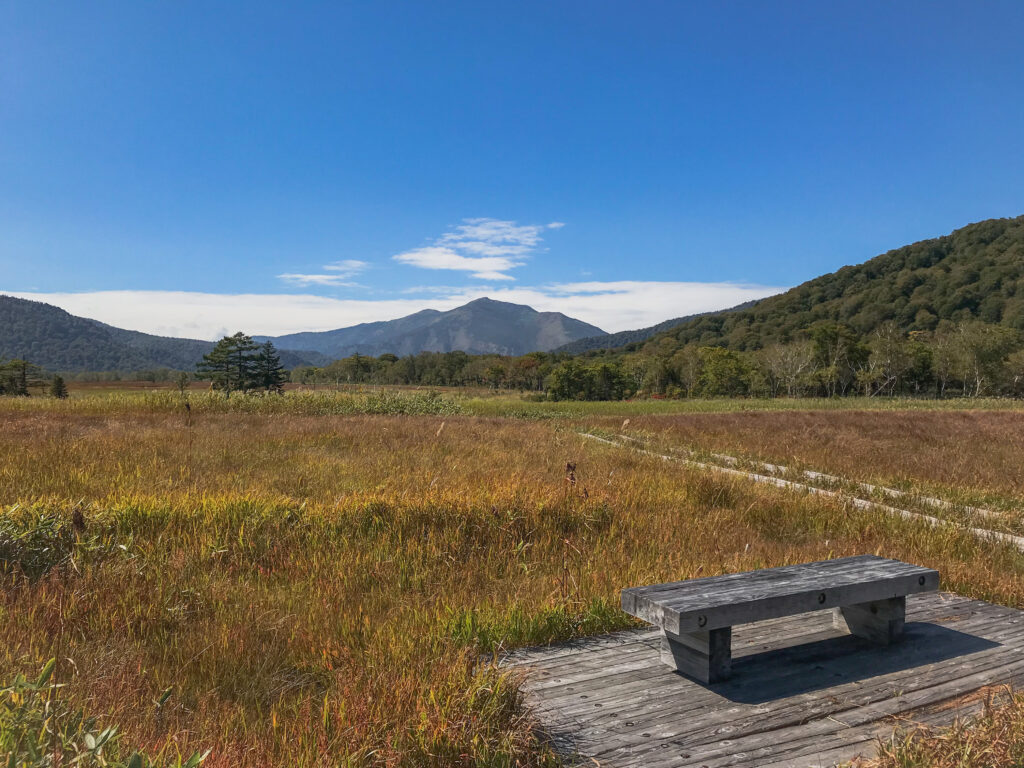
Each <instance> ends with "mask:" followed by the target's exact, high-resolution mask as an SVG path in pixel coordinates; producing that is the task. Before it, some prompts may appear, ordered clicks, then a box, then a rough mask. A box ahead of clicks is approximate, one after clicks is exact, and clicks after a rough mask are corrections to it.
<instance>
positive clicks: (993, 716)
mask: <svg viewBox="0 0 1024 768" xmlns="http://www.w3.org/2000/svg"><path fill="white" fill-rule="evenodd" d="M985 694H986V695H985V698H984V700H983V705H982V710H981V712H980V714H978V715H977V716H974V717H958V718H957V719H956V722H955V723H954V724H953V726H951V727H949V728H924V729H921V728H918V729H911V730H903V731H898V732H896V733H895V734H894V735H893V737H892V738H891V739H887V740H884V741H882V742H881V743H880V744H879V749H878V757H877V758H876V759H874V760H868V761H862V762H860V763H858V764H857V765H858V768H968V767H970V766H984V767H985V768H997V767H1000V766H1007V768H1011V767H1013V766H1019V765H1024V694H1021V693H1019V692H1014V691H1009V690H1005V689H1003V690H996V691H993V690H989V691H986V692H985Z"/></svg>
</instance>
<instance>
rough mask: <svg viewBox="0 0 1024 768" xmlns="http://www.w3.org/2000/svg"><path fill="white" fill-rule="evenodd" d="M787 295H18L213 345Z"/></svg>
mask: <svg viewBox="0 0 1024 768" xmlns="http://www.w3.org/2000/svg"><path fill="white" fill-rule="evenodd" d="M783 290H785V289H784V288H781V287H775V286H765V285H744V284H737V283H685V282H643V281H628V280H623V281H616V282H597V281H592V282H579V283H557V284H551V285H542V286H535V287H526V286H522V287H503V288H497V289H496V288H494V287H493V286H490V287H489V286H473V287H469V288H466V287H447V288H445V287H440V286H432V287H426V288H424V289H423V292H422V293H421V294H420V295H418V296H417V295H414V294H411V293H408V292H403V293H402V294H400V295H399V296H400V298H385V299H379V300H369V299H359V300H344V299H333V298H328V297H325V296H311V295H306V294H287V293H282V294H219V293H193V292H184V291H97V292H92V293H15V292H6V291H3V290H2V289H0V293H10V295H13V296H20V297H21V298H25V299H34V300H35V301H44V302H46V303H48V304H55V305H56V306H58V307H61V308H62V309H65V310H67V311H68V312H70V313H71V314H73V315H79V316H80V317H89V318H93V319H95V320H101V321H102V322H104V323H109V324H111V325H116V326H118V327H120V328H130V329H133V330H138V331H145V332H147V333H156V334H160V335H163V336H184V337H189V338H199V339H216V338H219V337H220V336H223V335H224V334H225V333H234V332H235V331H239V330H241V331H245V332H246V333H253V334H267V335H271V336H277V335H281V334H285V333H295V332H297V331H326V330H331V329H334V328H343V327H345V326H349V325H355V324H357V323H366V322H372V321H375V320H393V319H395V318H398V317H403V316H404V315H409V314H412V313H413V312H419V311H420V310H422V309H428V308H430V309H440V310H446V309H453V308H455V307H457V306H459V305H461V304H465V303H466V302H467V301H472V300H473V299H478V298H480V297H482V296H490V297H491V298H492V299H498V300H501V301H509V302H513V303H516V304H528V305H530V306H532V307H533V308H534V309H537V310H540V311H542V312H563V313H565V314H566V315H569V316H570V317H575V318H578V319H580V320H584V321H586V322H588V323H591V324H592V325H596V326H598V327H599V328H603V329H604V330H606V331H611V332H614V331H622V330H627V329H633V328H643V327H646V326H649V325H654V324H655V323H659V322H661V321H662V320H668V319H670V318H675V317H682V316H683V315H690V314H695V313H697V312H710V311H713V310H716V309H725V308H727V307H732V306H735V305H737V304H741V303H743V302H745V301H750V300H751V299H760V298H764V297H765V296H770V295H772V294H774V293H779V292H780V291H783Z"/></svg>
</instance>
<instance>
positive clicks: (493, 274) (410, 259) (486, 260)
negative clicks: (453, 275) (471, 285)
mask: <svg viewBox="0 0 1024 768" xmlns="http://www.w3.org/2000/svg"><path fill="white" fill-rule="evenodd" d="M394 258H395V261H400V262H402V263H403V264H412V265H413V266H414V267H422V268H423V269H454V270H462V271H466V272H471V273H472V275H473V277H476V278H479V279H481V280H511V279H512V277H511V276H509V275H506V274H504V272H505V270H509V269H512V268H513V267H518V266H520V265H521V263H522V262H518V261H514V260H513V259H509V258H506V257H504V256H484V257H482V258H471V257H469V256H463V255H462V254H460V253H457V252H456V251H454V250H453V249H451V248H448V247H447V246H442V245H428V246H426V247H425V248H416V249H414V250H411V251H406V252H405V253H400V254H398V255H397V256H395V257H394Z"/></svg>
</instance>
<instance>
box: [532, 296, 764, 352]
mask: <svg viewBox="0 0 1024 768" xmlns="http://www.w3.org/2000/svg"><path fill="white" fill-rule="evenodd" d="M755 303H756V301H745V302H743V303H742V304H737V305H736V306H735V307H732V308H731V309H723V310H719V312H736V311H738V310H740V309H746V308H747V307H752V306H754V304H755ZM710 314H718V312H700V313H697V314H694V315H686V316H685V317H676V318H673V319H672V320H663V321H662V322H660V323H658V324H657V325H652V326H650V327H649V328H638V329H637V330H635V331H619V332H618V333H605V334H603V335H600V336H587V337H586V338H585V339H577V340H576V341H570V342H569V343H568V344H563V345H562V346H560V347H559V348H558V349H555V350H552V351H553V352H564V353H566V354H568V355H579V354H582V353H584V352H594V351H596V350H599V349H616V348H617V347H624V346H626V345H627V344H639V343H640V342H644V341H647V339H649V338H651V337H652V336H655V335H657V334H659V333H661V332H662V331H667V330H669V329H670V328H675V327H676V326H679V325H682V324H683V323H685V322H688V321H690V320H695V319H696V318H698V317H704V316H705V315H710Z"/></svg>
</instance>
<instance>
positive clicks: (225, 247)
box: [0, 0, 1024, 338]
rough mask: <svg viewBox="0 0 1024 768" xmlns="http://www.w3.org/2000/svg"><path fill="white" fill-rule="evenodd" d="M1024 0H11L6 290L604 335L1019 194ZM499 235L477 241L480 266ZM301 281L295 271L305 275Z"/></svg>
mask: <svg viewBox="0 0 1024 768" xmlns="http://www.w3.org/2000/svg"><path fill="white" fill-rule="evenodd" d="M1022 28H1024V4H1022V3H1020V2H1003V3H1000V2H988V3H985V4H978V3H972V2H962V3H945V2H920V3H913V2H906V3H891V2H884V3H871V2H865V3H844V4H835V3H820V2H807V3H797V2H780V3H769V2H757V3H740V2H727V3H704V4H700V5H698V4H696V3H683V2H665V3H659V2H638V3H624V2H621V3H601V2H573V3H562V2H536V3H534V2H516V3H503V4H499V3H481V2H472V3H469V2H467V3H446V2H429V3H427V2H422V3H399V2H381V3H324V4H314V3H287V4H285V3H254V2H247V3H237V4H232V3H227V2H223V3H198V2H195V3H190V2H180V1H175V2H165V3H160V2H152V3H149V2H147V3H132V2H121V3H104V2H97V3H66V4H65V3H60V2H53V3H37V2H10V0H7V1H6V2H4V3H2V4H0V291H3V292H9V293H17V294H19V295H33V296H37V297H38V298H41V299H43V300H47V301H52V302H54V303H57V304H59V305H61V306H64V307H65V308H67V309H69V310H70V311H73V312H76V313H77V314H83V315H87V316H91V317H97V318H99V319H102V320H105V321H107V322H113V323H116V324H119V325H122V326H125V327H130V328H138V329H141V330H148V331H154V332H161V333H176V334H184V335H192V336H202V337H207V338H210V337H213V336H215V335H217V334H219V333H221V332H223V331H228V330H232V331H233V330H235V329H238V328H241V329H244V330H247V331H250V332H253V333H277V332H287V331H293V330H303V329H325V328H333V327H339V326H343V325H349V324H351V323H354V322H360V321H366V320H378V319H386V318H389V317H397V316H400V315H402V314H407V313H409V312H412V311H416V310H418V309H421V308H423V307H425V306H434V307H437V308H441V309H444V308H448V307H451V306H455V305H457V304H459V303H462V302H463V301H465V300H467V299H468V298H473V297H475V296H479V295H491V296H494V297H495V298H507V299H509V300H516V301H523V302H524V303H531V304H533V305H534V306H536V307H537V308H539V309H546V310H550V309H554V310H561V311H565V312H567V313H568V314H573V315H575V316H578V317H580V318H581V319H584V320H587V321H588V322H592V323H595V324H596V325H599V326H601V327H603V328H605V329H607V330H620V329H623V328H631V327H638V326H641V325H647V324H651V323H654V322H658V321H660V320H663V319H666V318H668V317H675V316H680V315H685V314H688V313H690V312H693V311H701V310H706V309H714V308H720V307H724V306H728V305H730V304H735V303H737V302H738V301H742V300H744V299H746V298H750V297H753V296H760V295H766V294H768V293H771V292H773V291H776V290H779V289H781V288H783V287H786V286H790V285H794V284H796V283H799V282H801V281H803V280H806V279H809V278H811V277H814V276H816V275H818V274H821V273H824V272H828V271H832V270H834V269H836V268H838V267H839V266H841V265H844V264H849V263H856V262H860V261H864V260H865V259H867V258H870V257H871V256H874V255H876V254H878V253H880V252H883V251H886V250H888V249H890V248H894V247H897V246H900V245H903V244H906V243H909V242H912V241H915V240H918V239H921V238H925V237H932V236H937V235H941V234H945V233H947V232H949V231H950V230H952V229H954V228H956V227H959V226H962V225H964V224H966V223H969V222H971V221H977V220H980V219H985V218H991V217H997V216H1014V215H1019V214H1021V213H1024V152H1022V151H1021V149H1022V146H1021V144H1022V137H1024V56H1022V55H1021V46H1020V39H1019V35H1020V30H1021V29H1022ZM477 259H484V261H475V260H477ZM303 276H305V277H303Z"/></svg>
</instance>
